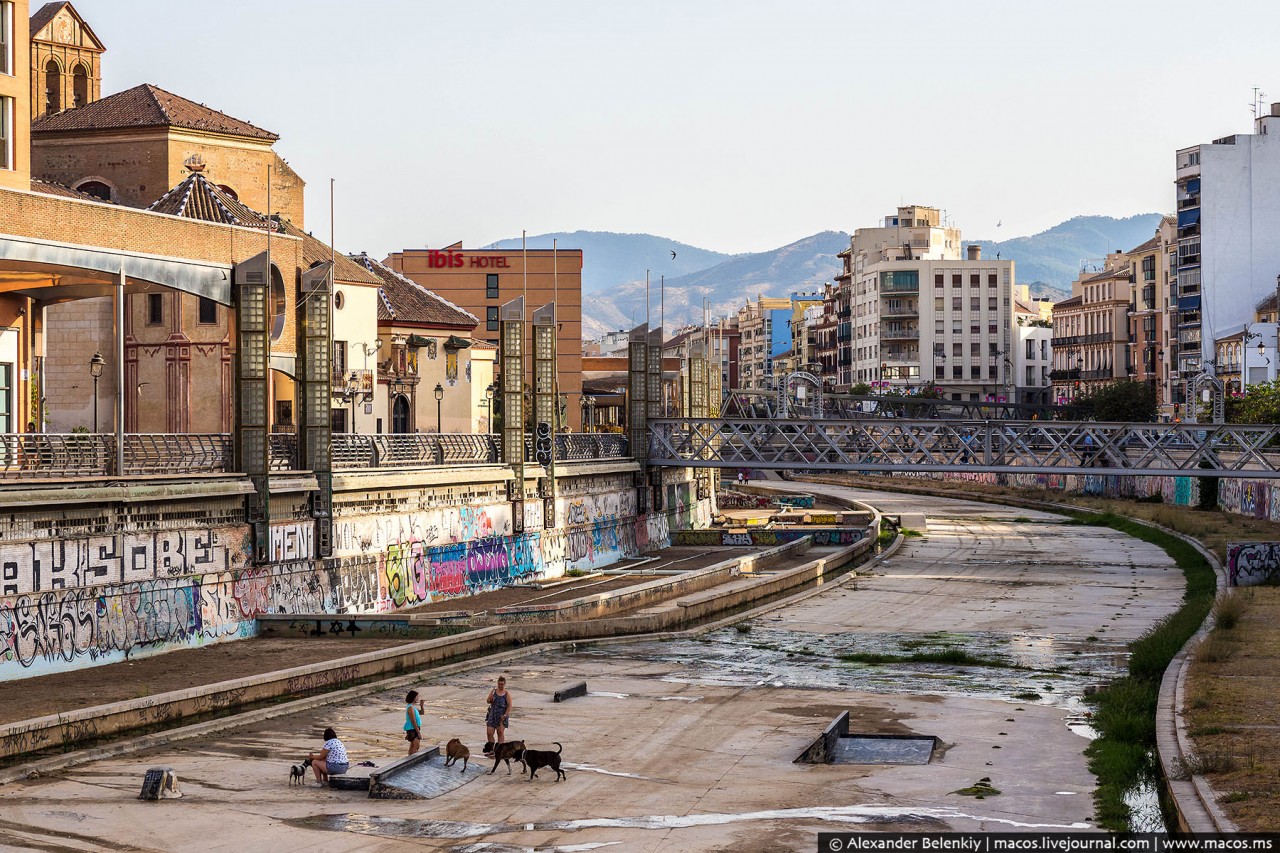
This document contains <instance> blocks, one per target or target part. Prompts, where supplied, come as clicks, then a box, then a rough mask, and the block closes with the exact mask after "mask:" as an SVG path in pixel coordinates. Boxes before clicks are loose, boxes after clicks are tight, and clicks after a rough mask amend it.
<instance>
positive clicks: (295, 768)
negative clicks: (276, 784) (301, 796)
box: [289, 761, 311, 785]
mask: <svg viewBox="0 0 1280 853" xmlns="http://www.w3.org/2000/svg"><path fill="white" fill-rule="evenodd" d="M310 764H311V762H310V761H302V762H299V763H298V764H290V765H289V784H290V785H294V784H298V785H305V784H307V770H308V769H309V765H310Z"/></svg>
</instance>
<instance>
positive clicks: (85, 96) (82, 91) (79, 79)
mask: <svg viewBox="0 0 1280 853" xmlns="http://www.w3.org/2000/svg"><path fill="white" fill-rule="evenodd" d="M71 79H72V83H71V93H72V97H73V98H74V99H75V100H73V101H72V102H71V104H72V106H76V107H83V106H84V105H85V104H87V103H89V72H88V71H86V70H85V67H84V66H83V65H81V64H80V63H78V62H77V63H76V67H75V70H74V71H73V72H72V73H71Z"/></svg>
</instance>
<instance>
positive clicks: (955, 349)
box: [951, 343, 964, 358]
mask: <svg viewBox="0 0 1280 853" xmlns="http://www.w3.org/2000/svg"><path fill="white" fill-rule="evenodd" d="M951 354H952V355H953V356H955V357H956V358H959V357H960V356H962V355H964V344H961V343H953V344H952V345H951Z"/></svg>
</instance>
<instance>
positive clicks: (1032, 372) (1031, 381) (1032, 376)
mask: <svg viewBox="0 0 1280 853" xmlns="http://www.w3.org/2000/svg"><path fill="white" fill-rule="evenodd" d="M1028 343H1030V341H1028ZM1026 384H1027V385H1028V386H1030V387H1032V388H1034V387H1035V384H1036V369H1035V368H1034V367H1032V366H1031V365H1029V364H1028V365H1027V383H1026Z"/></svg>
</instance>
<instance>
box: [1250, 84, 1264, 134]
mask: <svg viewBox="0 0 1280 853" xmlns="http://www.w3.org/2000/svg"><path fill="white" fill-rule="evenodd" d="M1266 97H1267V93H1266V92H1264V91H1262V90H1261V89H1260V88H1258V87H1257V86H1254V87H1253V103H1252V104H1250V105H1249V108H1250V109H1251V110H1253V121H1254V124H1255V125H1256V124H1257V121H1258V119H1260V118H1262V102H1263V101H1264V100H1266Z"/></svg>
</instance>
